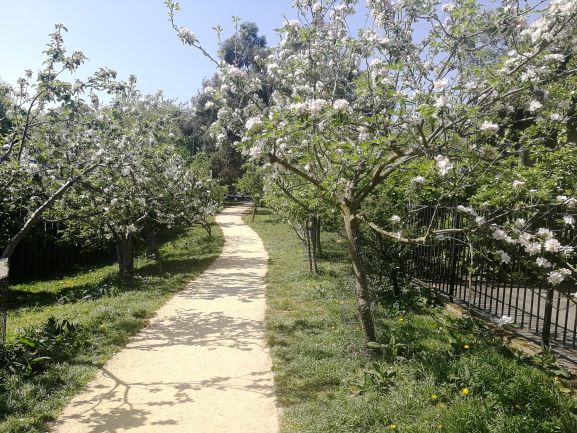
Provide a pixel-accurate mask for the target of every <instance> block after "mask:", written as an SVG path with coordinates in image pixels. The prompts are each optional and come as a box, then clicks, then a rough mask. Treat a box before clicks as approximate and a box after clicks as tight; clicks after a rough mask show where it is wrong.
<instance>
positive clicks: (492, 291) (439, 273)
mask: <svg viewBox="0 0 577 433" xmlns="http://www.w3.org/2000/svg"><path fill="white" fill-rule="evenodd" d="M408 215H409V216H408V218H407V219H406V222H405V227H404V229H405V232H408V233H411V234H412V235H413V236H419V235H422V234H423V233H424V232H425V231H426V230H429V229H434V230H441V229H455V228H457V229H458V228H463V227H467V226H469V225H470V222H471V221H470V219H471V218H473V217H472V216H470V215H467V214H466V213H463V212H462V211H459V210H457V209H456V208H455V207H440V206H429V205H424V206H418V207H416V208H413V209H412V210H411V212H409V213H408ZM494 215H499V212H489V211H487V214H486V215H485V216H484V217H486V218H493V217H494ZM566 215H567V214H566V213H561V212H559V210H558V209H555V208H549V209H547V210H545V211H539V212H535V211H534V210H533V211H532V212H531V213H530V214H529V213H526V214H524V215H520V214H518V215H512V214H510V213H507V214H505V213H503V216H502V217H500V218H501V221H499V220H498V218H497V219H495V222H497V223H501V222H503V221H502V220H503V219H505V218H507V219H509V220H511V219H512V218H521V217H525V219H526V221H527V223H526V224H527V225H529V226H531V227H533V228H536V227H547V228H549V229H550V230H552V231H553V232H554V234H555V237H556V239H558V240H559V241H560V242H561V243H562V244H563V245H574V244H575V243H576V242H575V240H576V236H577V234H576V232H575V230H574V228H572V227H571V226H570V225H567V224H564V223H563V221H562V219H563V216H566ZM576 219H577V218H576ZM379 242H381V243H382V242H383V240H382V239H381V240H380V241H379ZM384 242H385V244H386V241H384ZM499 249H507V253H508V254H509V256H510V261H509V262H508V263H504V262H501V261H500V260H499V257H498V256H497V255H496V254H495V251H497V250H499ZM385 254H386V253H385ZM535 258H536V257H534V256H533V257H528V256H527V254H526V253H525V251H524V250H523V248H522V247H520V246H512V245H505V247H504V244H503V243H502V242H501V243H499V241H496V240H495V239H493V238H492V237H491V236H490V235H489V234H488V233H484V234H483V233H480V232H476V233H473V234H471V233H469V234H466V233H459V232H451V233H449V234H447V235H443V236H440V237H432V239H431V240H429V241H427V242H426V243H425V244H416V245H411V246H408V247H407V248H405V251H404V252H403V256H402V260H400V261H399V262H400V268H401V271H402V272H403V273H404V275H405V276H406V277H408V278H410V279H412V280H413V281H414V282H416V283H418V284H420V285H424V286H427V287H429V288H431V289H433V290H434V291H437V292H439V293H442V294H444V295H446V296H447V297H448V298H449V299H451V300H452V301H454V302H457V303H460V304H462V305H465V306H468V307H470V308H473V309H476V310H479V311H481V312H484V313H487V314H489V315H490V316H492V317H493V320H495V321H496V322H508V321H510V322H511V323H514V324H515V325H516V326H519V327H521V328H525V329H526V330H529V331H530V332H532V333H534V334H535V335H536V336H538V337H540V338H541V339H542V341H543V343H544V344H545V345H549V344H551V343H555V344H558V345H562V346H563V347H565V348H568V349H576V348H577V303H576V301H577V298H576V297H575V296H573V293H575V292H577V287H576V286H575V285H574V283H571V282H569V281H565V282H563V283H562V284H560V285H558V286H552V285H551V284H549V283H547V281H546V279H544V278H543V275H542V274H541V275H539V269H538V268H537V267H536V266H535ZM541 272H542V270H541Z"/></svg>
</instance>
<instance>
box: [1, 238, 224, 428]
mask: <svg viewBox="0 0 577 433" xmlns="http://www.w3.org/2000/svg"><path fill="white" fill-rule="evenodd" d="M222 245H223V237H222V232H221V230H220V229H219V228H218V227H214V228H213V237H212V238H208V237H207V236H206V232H205V231H204V230H203V229H201V228H193V229H189V230H186V231H184V232H183V233H181V234H180V235H179V236H177V237H175V238H174V239H172V240H170V241H167V242H165V243H164V245H163V247H162V248H161V251H162V256H163V260H162V262H160V263H157V262H154V261H153V260H150V259H144V258H139V259H138V260H137V261H136V267H137V275H136V279H135V283H134V285H133V286H130V287H121V286H119V284H118V281H117V279H116V271H117V267H116V265H109V266H102V267H98V268H94V269H90V270H84V271H81V272H78V273H76V274H73V275H68V276H65V277H63V278H59V279H50V280H43V281H34V282H30V283H26V284H17V285H13V286H11V287H10V299H11V301H10V316H9V324H8V341H9V344H8V347H13V348H16V351H12V352H10V353H7V352H5V353H0V363H3V364H4V365H3V367H4V369H1V368H0V432H10V433H16V432H44V431H46V422H47V421H50V420H53V419H54V417H55V416H57V414H58V412H59V411H60V410H61V408H62V407H63V406H64V405H65V404H66V402H67V401H68V400H69V399H70V398H71V397H72V396H74V395H75V394H76V393H78V392H79V391H80V390H81V388H82V387H83V386H84V385H85V384H86V383H87V382H88V381H89V380H90V379H91V378H92V377H94V375H95V374H96V372H97V371H98V369H99V368H100V367H101V366H102V365H103V364H104V363H105V362H106V361H107V360H108V359H110V357H111V356H112V355H113V354H114V353H115V352H117V351H118V350H120V349H121V348H122V347H123V346H124V345H125V344H126V343H127V342H128V340H129V338H130V336H132V335H134V334H135V333H136V332H137V331H138V330H140V329H141V328H143V327H144V326H145V325H146V324H147V320H148V319H149V318H150V317H152V316H153V315H154V312H155V311H156V310H157V309H158V308H159V307H160V306H161V305H162V304H164V303H165V302H166V301H167V300H168V299H169V298H170V297H171V296H172V295H173V294H175V293H176V292H178V291H180V290H182V289H183V288H184V287H185V286H186V284H187V282H189V281H190V280H191V279H193V278H194V277H195V276H197V275H198V274H199V273H201V272H202V271H203V270H204V269H205V268H206V267H207V266H208V265H209V264H210V263H211V262H212V261H213V260H214V259H215V258H216V257H217V256H218V255H219V253H220V251H221V249H222ZM50 318H55V319H56V320H55V321H52V320H50ZM63 320H66V321H69V322H63ZM68 323H70V324H68ZM23 336H24V337H25V338H22V337H23ZM15 353H16V355H15ZM2 361H3V362H2ZM0 367H2V365H0ZM7 368H9V369H10V370H12V371H15V372H16V373H14V372H7V371H6V369H7Z"/></svg>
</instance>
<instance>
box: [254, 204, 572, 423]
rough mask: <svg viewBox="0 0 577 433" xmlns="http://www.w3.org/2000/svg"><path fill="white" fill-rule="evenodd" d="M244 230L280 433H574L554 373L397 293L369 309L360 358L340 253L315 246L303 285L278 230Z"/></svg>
mask: <svg viewBox="0 0 577 433" xmlns="http://www.w3.org/2000/svg"><path fill="white" fill-rule="evenodd" d="M248 221H249V219H247V222H248ZM251 225H252V227H253V228H254V229H255V230H256V231H257V232H258V233H259V234H260V236H261V237H262V239H263V241H264V243H265V246H266V248H267V250H268V252H269V256H270V260H271V261H270V268H269V273H268V276H267V283H268V294H267V299H268V310H267V326H268V339H269V344H270V346H271V351H272V356H273V364H274V371H275V375H276V376H275V377H276V384H277V392H278V397H279V402H280V404H281V406H282V407H283V416H282V420H281V423H282V432H283V433H296V432H298V433H325V432H326V433H333V432H339V433H360V432H363V433H373V432H374V433H376V432H379V433H382V432H385V431H398V432H411V433H421V432H422V433H425V432H427V433H428V432H451V433H485V432H486V433H522V432H523V433H525V432H526V433H537V432H539V433H541V432H551V433H553V432H557V433H573V432H577V416H576V414H577V411H576V407H577V403H576V400H575V397H574V393H573V390H572V389H570V388H569V387H567V386H566V385H564V384H563V383H562V382H563V381H562V380H559V379H558V378H557V377H556V376H555V373H552V372H550V371H542V370H539V369H537V368H535V367H533V366H530V365H528V364H527V362H526V361H525V360H524V359H523V358H522V356H520V355H519V354H516V353H514V352H512V351H511V350H509V349H507V348H506V347H504V346H503V345H502V344H501V343H500V342H499V341H498V340H497V339H496V338H494V337H493V336H492V334H491V333H490V332H489V331H488V330H487V329H486V328H485V327H484V326H483V325H482V324H481V323H479V322H476V321H473V320H472V319H470V318H468V317H464V318H451V317H449V316H447V315H446V314H445V312H444V310H443V308H442V307H441V306H439V305H435V303H434V302H433V301H432V300H431V299H430V298H429V297H427V296H424V295H423V294H422V293H415V292H413V291H412V290H409V289H407V292H406V293H405V294H404V296H403V298H402V299H398V300H396V301H391V300H388V301H385V302H383V303H382V305H381V306H379V307H378V308H376V311H375V315H376V321H377V323H378V329H379V340H380V343H381V344H382V346H381V349H380V350H378V351H376V352H372V353H370V352H368V351H367V350H366V349H365V348H364V345H363V342H362V337H361V332H360V329H359V324H358V321H357V318H356V312H355V302H354V295H353V292H352V289H351V287H352V284H351V279H350V271H349V266H348V264H347V262H346V254H345V252H344V247H343V245H341V244H339V242H338V240H337V239H336V238H335V237H333V236H331V235H326V236H328V237H327V238H325V242H324V248H325V252H324V255H325V260H323V261H322V269H323V272H322V273H321V274H320V275H318V276H311V275H308V274H307V273H306V272H305V268H304V263H303V254H302V248H301V246H300V245H299V243H298V241H297V240H296V239H295V236H294V234H293V233H292V232H291V230H290V229H289V228H288V227H287V226H286V225H285V224H282V223H277V222H275V220H274V219H273V217H271V216H269V215H260V216H258V217H257V220H256V221H255V223H253V224H251ZM385 305H386V306H385Z"/></svg>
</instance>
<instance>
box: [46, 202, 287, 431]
mask: <svg viewBox="0 0 577 433" xmlns="http://www.w3.org/2000/svg"><path fill="white" fill-rule="evenodd" d="M246 211H247V208H246V207H244V206H242V207H232V208H227V209H225V210H224V211H223V212H222V213H221V214H220V215H219V216H218V217H217V219H216V220H217V222H218V224H219V225H220V227H221V228H222V230H223V231H224V236H225V239H226V243H225V246H224V250H223V253H222V255H221V256H220V257H219V258H218V259H217V260H216V261H215V262H214V263H213V264H212V265H211V266H210V267H209V268H208V269H207V270H206V271H205V272H204V274H202V275H201V276H200V277H198V278H197V279H196V280H194V281H193V282H192V283H191V284H190V285H189V287H188V288H187V289H186V290H184V291H183V292H181V293H180V294H178V295H176V296H175V297H174V298H173V299H171V300H170V301H169V302H168V303H167V304H166V305H164V307H162V308H161V309H160V310H159V312H158V314H157V316H156V317H155V318H154V319H152V320H151V323H150V326H148V327H147V328H146V329H145V330H143V331H142V332H141V333H140V334H139V335H137V336H136V337H135V338H133V339H132V340H131V342H130V344H128V346H127V347H126V348H125V349H123V350H122V351H121V352H119V353H118V354H117V355H116V356H114V358H113V359H112V360H111V361H110V362H109V363H108V364H107V365H106V366H105V367H104V368H103V369H102V371H101V372H100V373H99V374H98V376H97V377H96V378H95V380H93V381H92V382H91V383H90V385H89V386H88V388H87V389H86V391H85V392H83V393H82V394H80V395H78V396H77V397H75V398H74V399H73V400H72V402H71V403H70V404H69V405H68V407H67V408H66V409H65V410H64V413H63V414H62V416H61V417H60V419H59V420H58V422H57V423H56V425H55V427H54V429H53V432H54V433H71V432H83V433H100V432H102V433H104V432H106V433H110V432H154V433H172V432H174V433H177V432H178V433H213V432H214V433H217V432H218V433H245V432H246V433H275V432H277V431H278V419H277V408H276V400H275V395H274V387H273V375H272V372H271V363H270V357H269V353H268V350H267V348H266V346H265V342H264V332H265V329H264V311H265V296H264V292H265V286H264V282H263V278H264V276H265V274H266V270H267V257H268V256H267V253H266V251H265V249H264V247H263V244H262V242H261V240H260V238H259V237H258V235H257V234H256V233H255V232H254V231H253V230H252V229H251V228H250V227H248V226H247V225H246V224H244V222H243V221H242V219H241V215H242V213H243V212H246Z"/></svg>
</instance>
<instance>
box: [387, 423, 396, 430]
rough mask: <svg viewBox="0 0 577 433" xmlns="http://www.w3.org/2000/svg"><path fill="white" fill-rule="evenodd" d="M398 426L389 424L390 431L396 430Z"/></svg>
mask: <svg viewBox="0 0 577 433" xmlns="http://www.w3.org/2000/svg"><path fill="white" fill-rule="evenodd" d="M396 429H397V424H389V430H396Z"/></svg>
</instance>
